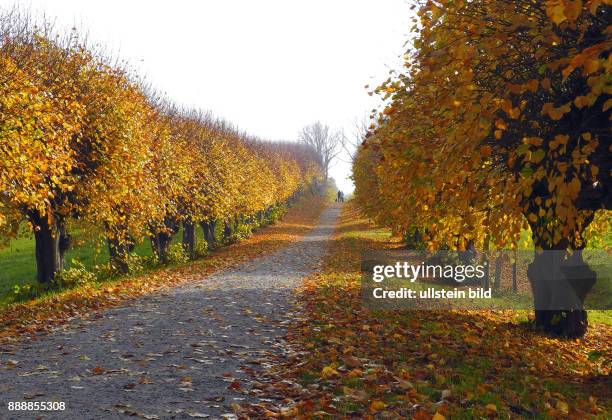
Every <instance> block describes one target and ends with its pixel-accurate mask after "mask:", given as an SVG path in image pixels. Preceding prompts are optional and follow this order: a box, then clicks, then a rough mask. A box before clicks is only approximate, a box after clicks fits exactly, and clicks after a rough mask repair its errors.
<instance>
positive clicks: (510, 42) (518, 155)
mask: <svg viewBox="0 0 612 420" xmlns="http://www.w3.org/2000/svg"><path fill="white" fill-rule="evenodd" d="M415 6H416V7H417V8H418V13H417V18H416V19H415V20H416V22H415V26H414V28H413V31H414V33H415V35H416V36H415V38H414V43H413V47H414V48H412V49H411V50H410V51H408V53H407V55H406V63H405V64H406V66H405V71H404V72H401V73H399V74H397V75H396V77H394V78H392V79H390V80H389V81H388V82H387V83H385V84H384V85H383V86H381V87H379V88H378V89H377V92H379V93H381V94H383V95H384V96H385V98H386V99H387V100H388V101H389V102H388V106H386V107H385V109H384V111H383V112H382V113H381V114H380V117H379V119H378V121H377V127H376V128H375V129H374V130H373V132H372V133H371V136H370V138H369V139H368V141H367V143H366V146H364V147H363V148H362V149H361V150H360V152H359V157H358V159H357V162H356V166H355V175H356V176H355V178H356V184H357V196H358V200H360V201H361V202H362V203H364V204H365V208H366V210H368V211H369V212H371V213H372V214H373V215H375V217H377V218H378V219H379V220H383V221H385V222H386V223H387V224H389V225H401V226H403V228H404V229H406V228H408V227H409V226H410V225H417V226H418V227H420V228H422V229H423V230H424V231H426V235H425V236H424V239H425V240H426V241H427V242H428V243H429V245H430V246H437V245H440V244H442V243H445V244H450V246H451V247H454V248H459V249H461V248H465V247H466V246H467V245H468V244H470V243H471V244H477V245H479V246H481V247H482V246H483V245H484V244H485V242H486V241H489V240H490V241H492V242H494V243H495V244H496V245H497V246H498V247H504V246H511V247H512V246H515V245H516V241H517V239H518V236H519V234H520V229H521V227H525V225H528V226H529V228H530V230H531V232H532V234H533V240H534V243H535V244H536V248H537V250H536V252H535V256H534V262H533V263H532V264H531V266H530V268H529V278H530V282H531V284H532V289H533V295H534V303H535V308H536V310H535V318H536V325H538V326H539V327H541V328H543V329H544V330H546V331H549V332H554V333H558V334H562V335H566V336H580V335H582V334H584V332H585V331H586V328H587V319H586V312H585V311H584V310H583V308H582V307H581V305H582V302H583V301H584V298H585V296H586V295H587V293H588V291H589V290H590V289H591V287H592V286H593V284H594V283H595V274H594V272H593V271H592V270H590V269H589V268H588V266H587V265H586V264H585V263H584V261H582V252H581V251H582V249H583V248H584V247H585V245H586V240H587V237H586V236H587V235H586V232H587V227H588V226H589V224H590V223H591V222H592V220H593V219H594V218H596V217H598V216H597V213H598V212H605V211H606V210H609V209H610V196H611V194H610V191H611V188H612V187H611V184H610V170H611V159H610V156H611V154H610V151H611V149H610V147H611V138H610V124H609V120H610V108H611V106H612V99H611V98H610V65H611V61H610V55H609V52H610V48H611V46H612V41H611V40H610V33H609V29H608V22H609V16H610V11H611V10H610V6H609V5H607V4H605V2H599V1H590V2H586V3H583V2H581V1H572V2H565V1H550V2H546V4H544V3H540V2H528V1H525V2H523V1H519V2H515V1H512V2H510V1H501V0H500V1H493V2H469V1H464V2H450V1H449V2H447V1H436V2H433V1H427V2H423V3H418V4H416V5H415ZM364 165H370V166H371V168H372V169H373V173H375V174H376V177H377V181H376V182H375V183H372V182H371V181H365V175H364V173H365V170H366V169H365V167H366V166H364ZM372 188H375V189H377V190H378V193H377V195H378V197H381V196H384V197H387V198H386V199H383V200H381V201H380V203H381V205H383V206H386V208H381V207H380V206H377V205H376V203H375V202H373V201H372V200H371V199H370V197H368V196H367V195H368V194H370V195H373V193H372V191H371V189H372ZM389 197H395V200H394V202H393V203H390V202H389ZM399 197H403V199H401V200H399V199H398V198H399ZM368 206H369V207H368ZM608 217H609V216H608ZM541 250H550V251H563V252H564V251H567V250H569V251H572V252H571V253H569V254H567V255H568V258H567V261H564V260H563V259H559V260H558V261H557V262H556V267H554V269H555V270H558V272H559V273H561V276H562V278H563V280H564V281H556V282H555V283H552V282H551V280H550V275H548V273H547V272H546V271H547V270H549V269H550V264H549V262H550V261H547V259H550V255H551V254H550V253H542V252H541ZM569 265H572V266H573V267H574V268H573V269H572V270H573V271H574V272H573V273H572V274H571V275H570V268H569ZM576 270H578V271H579V272H577V271H576ZM567 295H573V296H574V297H576V298H577V299H575V300H574V301H573V302H571V303H569V302H566V303H565V305H567V306H565V307H563V308H557V307H555V305H558V304H559V299H561V296H567Z"/></svg>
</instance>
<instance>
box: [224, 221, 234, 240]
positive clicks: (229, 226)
mask: <svg viewBox="0 0 612 420" xmlns="http://www.w3.org/2000/svg"><path fill="white" fill-rule="evenodd" d="M231 234H232V224H231V223H230V221H229V220H226V221H225V224H224V226H223V239H227V238H229V237H230V236H231Z"/></svg>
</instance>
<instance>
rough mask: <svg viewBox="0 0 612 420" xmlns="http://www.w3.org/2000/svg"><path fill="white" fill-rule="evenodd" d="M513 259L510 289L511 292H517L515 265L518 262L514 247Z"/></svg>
mask: <svg viewBox="0 0 612 420" xmlns="http://www.w3.org/2000/svg"><path fill="white" fill-rule="evenodd" d="M513 259H514V261H512V291H513V292H515V293H516V292H517V291H518V285H517V284H516V265H517V264H518V261H517V259H518V253H517V252H516V249H515V250H514V258H513Z"/></svg>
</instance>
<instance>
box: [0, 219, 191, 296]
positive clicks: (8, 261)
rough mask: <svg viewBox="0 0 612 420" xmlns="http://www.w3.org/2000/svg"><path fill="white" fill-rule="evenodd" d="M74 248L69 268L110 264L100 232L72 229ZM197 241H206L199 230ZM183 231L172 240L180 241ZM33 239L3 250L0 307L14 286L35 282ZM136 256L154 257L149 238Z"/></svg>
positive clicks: (0, 253) (22, 236)
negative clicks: (78, 264)
mask: <svg viewBox="0 0 612 420" xmlns="http://www.w3.org/2000/svg"><path fill="white" fill-rule="evenodd" d="M71 234H72V241H73V246H72V247H71V248H70V249H69V250H68V251H67V252H66V266H67V267H66V268H69V267H70V265H71V263H72V260H77V261H79V262H81V263H82V264H83V265H84V266H85V267H86V268H87V269H88V270H90V271H94V270H95V267H96V265H102V264H105V263H107V262H108V258H109V257H108V247H107V245H106V242H105V240H104V237H103V236H101V234H100V232H98V231H97V230H92V231H86V230H85V229H84V228H82V227H78V228H75V229H73V230H71ZM196 235H197V239H198V240H202V239H203V235H202V232H201V231H200V230H199V229H197V230H196ZM181 238H182V230H180V231H179V232H178V233H177V234H176V235H175V236H174V238H173V242H175V241H180V240H181ZM34 252H35V251H34V238H33V236H32V234H30V233H28V232H25V231H24V232H21V234H20V235H19V237H18V238H16V239H13V240H11V242H10V243H9V245H8V246H7V247H4V248H0V306H2V305H6V304H8V303H10V302H11V301H12V299H11V294H12V291H13V287H14V286H15V285H19V286H21V285H24V284H35V283H36V259H35V254H34ZM134 253H135V254H137V255H139V256H142V257H151V256H152V253H153V252H152V249H151V244H150V242H149V240H148V239H142V240H141V241H139V242H138V243H137V244H136V247H135V249H134Z"/></svg>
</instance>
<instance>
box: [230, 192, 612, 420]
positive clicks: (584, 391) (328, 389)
mask: <svg viewBox="0 0 612 420" xmlns="http://www.w3.org/2000/svg"><path fill="white" fill-rule="evenodd" d="M393 246H397V244H394V243H392V242H390V241H389V239H388V234H387V232H386V231H383V230H377V229H375V228H374V227H373V226H371V225H370V224H369V223H368V222H367V221H365V220H361V219H360V218H359V216H358V214H357V212H356V211H355V210H354V208H352V207H351V204H350V203H349V204H348V205H346V206H345V209H344V211H343V214H342V217H341V223H340V225H339V227H338V228H337V231H336V234H335V237H334V240H333V243H332V249H331V252H330V254H329V256H328V258H327V261H326V266H325V268H324V270H323V272H322V273H320V274H317V275H313V276H311V277H310V278H309V279H308V280H307V282H306V284H305V287H304V288H303V289H302V290H301V291H300V292H299V295H298V302H299V304H298V306H299V308H300V309H301V314H302V316H301V317H300V318H299V319H297V320H296V321H295V322H294V324H293V326H292V328H291V329H290V334H289V336H288V342H289V343H290V344H289V347H288V349H287V351H288V354H289V355H290V356H289V357H288V359H286V360H283V361H281V362H279V363H278V364H277V365H275V366H274V367H273V368H271V369H269V370H268V371H267V372H266V373H265V374H264V375H260V376H259V377H257V378H256V380H255V382H254V386H255V387H257V388H259V389H260V390H259V392H262V393H264V394H267V395H269V396H272V397H274V398H275V400H274V402H270V403H268V404H258V405H243V406H242V407H241V408H240V409H239V410H237V412H238V414H239V415H240V416H242V417H245V418H247V417H287V418H294V417H303V418H312V417H320V418H343V417H346V418H351V417H352V418H381V419H394V418H415V419H432V418H433V419H435V420H442V419H444V418H453V419H454V418H465V419H471V418H557V417H559V418H576V419H582V418H590V417H595V418H609V416H610V415H612V411H611V406H610V397H611V394H610V389H611V387H610V385H611V382H610V378H609V373H610V364H611V354H612V353H611V346H612V344H611V343H612V340H611V339H612V328H611V327H610V326H609V325H604V324H596V325H592V326H591V327H590V330H589V332H588V334H587V335H586V337H585V338H584V339H582V340H571V341H570V340H562V339H555V338H549V337H546V336H544V335H541V334H540V333H538V332H536V331H534V330H532V328H531V326H530V324H529V322H527V317H528V314H526V313H520V314H517V313H511V312H474V311H472V312H466V311H464V312H458V311H457V312H425V311H411V312H404V313H377V314H375V313H372V312H370V311H368V310H367V309H366V308H364V307H362V305H361V298H360V285H359V279H360V272H359V269H360V259H361V252H362V251H364V250H368V249H382V248H388V247H393Z"/></svg>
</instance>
